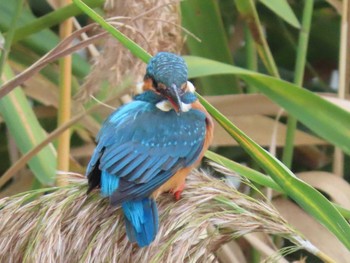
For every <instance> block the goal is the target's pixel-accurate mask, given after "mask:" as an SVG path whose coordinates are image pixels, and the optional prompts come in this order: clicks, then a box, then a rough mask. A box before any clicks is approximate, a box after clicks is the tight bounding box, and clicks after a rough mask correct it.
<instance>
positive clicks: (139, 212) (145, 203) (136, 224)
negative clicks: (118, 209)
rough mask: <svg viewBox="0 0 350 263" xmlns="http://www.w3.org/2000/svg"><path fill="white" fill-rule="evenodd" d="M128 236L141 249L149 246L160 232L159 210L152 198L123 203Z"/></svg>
mask: <svg viewBox="0 0 350 263" xmlns="http://www.w3.org/2000/svg"><path fill="white" fill-rule="evenodd" d="M122 207H123V211H124V219H125V227H126V234H127V235H128V238H129V240H130V241H131V242H137V244H138V245H139V247H145V246H148V245H149V244H150V243H151V242H152V241H153V240H154V238H155V236H156V234H157V231H158V209H157V205H156V202H155V201H154V200H153V199H150V198H144V199H142V200H137V201H128V202H123V203H122Z"/></svg>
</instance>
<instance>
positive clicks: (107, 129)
mask: <svg viewBox="0 0 350 263" xmlns="http://www.w3.org/2000/svg"><path fill="white" fill-rule="evenodd" d="M205 133H206V116H205V114H204V113H202V112H200V111H198V110H195V109H192V110H190V111H188V112H185V113H182V114H180V115H177V114H176V113H175V112H174V111H173V110H172V111H168V112H164V111H161V110H159V109H158V108H156V107H155V106H154V105H153V104H150V103H147V102H143V101H134V102H131V103H129V104H127V105H125V106H123V107H122V108H120V109H119V110H117V111H115V112H114V113H112V114H111V115H110V117H109V118H108V119H107V120H106V122H105V123H104V125H103V127H102V129H101V131H100V133H99V135H98V145H97V147H96V149H95V152H94V154H93V156H92V158H91V161H90V163H89V165H88V169H87V174H88V175H89V174H92V175H93V172H94V171H95V173H96V172H98V171H100V173H101V172H102V174H105V175H107V177H108V176H109V177H112V178H114V179H112V180H109V181H113V180H114V182H115V183H114V184H115V186H116V187H115V190H114V191H113V194H112V191H110V190H109V192H107V195H112V196H111V201H112V203H121V202H123V201H128V200H138V199H142V198H144V197H146V196H149V195H150V194H151V193H152V192H153V191H154V190H155V189H157V188H158V187H159V186H160V185H162V184H163V183H164V182H166V181H167V180H168V179H169V178H170V177H171V176H172V175H174V173H175V172H176V171H177V170H179V169H181V168H183V167H187V166H190V165H191V164H193V163H194V162H195V161H196V160H197V159H198V157H199V155H200V152H201V151H202V148H203V144H204V139H205ZM92 179H93V176H89V180H92ZM98 182H100V181H98ZM100 184H101V183H100ZM101 188H102V189H103V188H104V185H103V180H102V184H101ZM105 188H106V187H105ZM107 188H108V187H107ZM108 189H110V187H109V188H108Z"/></svg>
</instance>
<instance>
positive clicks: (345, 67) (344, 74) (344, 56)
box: [333, 0, 350, 176]
mask: <svg viewBox="0 0 350 263" xmlns="http://www.w3.org/2000/svg"><path fill="white" fill-rule="evenodd" d="M349 5H350V1H349V0H343V8H342V20H341V35H340V51H339V85H338V87H339V88H338V97H339V98H341V99H345V95H346V94H348V93H349V81H350V66H349V65H350V58H349V55H350V54H349V48H350V39H349V37H350V35H349V22H350V21H349V20H350V15H349V12H350V6H349ZM333 173H334V174H336V175H338V176H343V174H344V154H343V152H342V151H341V150H340V149H339V148H335V150H334V160H333Z"/></svg>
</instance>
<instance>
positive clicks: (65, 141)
mask: <svg viewBox="0 0 350 263" xmlns="http://www.w3.org/2000/svg"><path fill="white" fill-rule="evenodd" d="M71 3H72V1H71V0H61V6H64V5H68V4H71ZM72 30H73V20H72V18H69V19H67V20H65V21H64V22H63V23H61V25H60V38H61V39H64V38H66V37H67V36H69V35H70V34H71V33H72ZM59 64H60V98H59V108H58V126H61V125H63V124H64V123H66V122H67V121H69V119H70V117H71V88H72V87H71V83H72V56H71V55H68V56H66V57H64V58H62V59H60V61H59ZM69 152H70V130H69V129H67V130H66V131H65V132H64V133H62V135H61V136H60V137H59V138H58V150H57V169H58V170H60V171H69ZM57 184H58V185H60V186H63V185H66V184H67V178H66V177H65V176H63V175H59V177H58V178H57Z"/></svg>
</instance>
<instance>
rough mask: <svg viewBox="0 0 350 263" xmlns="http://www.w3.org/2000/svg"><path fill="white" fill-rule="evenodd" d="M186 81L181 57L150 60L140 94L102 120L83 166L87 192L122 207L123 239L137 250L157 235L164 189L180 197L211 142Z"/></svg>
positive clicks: (204, 115)
mask: <svg viewBox="0 0 350 263" xmlns="http://www.w3.org/2000/svg"><path fill="white" fill-rule="evenodd" d="M187 78H188V77H187V66H186V63H185V61H184V60H183V59H182V58H181V57H180V56H177V55H175V54H172V53H167V52H160V53H158V54H157V55H156V56H154V57H153V58H152V59H151V60H150V62H149V64H148V65H147V70H146V74H145V77H144V81H143V83H142V84H141V85H139V86H138V93H139V94H137V95H135V96H134V98H133V101H132V102H130V103H128V104H125V105H123V106H121V107H120V108H119V109H117V110H116V111H114V112H113V113H112V114H111V115H110V116H109V117H108V118H107V119H106V121H105V122H104V124H103V126H102V128H101V130H100V132H99V134H98V136H97V146H96V148H95V150H94V153H93V155H92V157H91V160H90V162H89V164H88V167H87V171H86V175H87V177H88V181H89V189H88V192H90V191H91V190H92V189H94V188H100V191H101V194H102V195H103V196H105V197H109V199H110V203H111V205H113V206H116V205H121V207H122V209H123V212H124V219H125V227H126V233H127V236H128V238H129V240H130V241H131V242H137V244H138V246H139V247H144V246H148V245H149V244H150V243H151V242H152V241H153V240H154V238H155V236H156V234H157V231H158V209H157V205H156V202H155V199H156V198H157V197H158V196H159V195H160V194H161V193H163V192H169V191H170V192H172V193H174V194H175V197H176V199H178V198H180V194H181V192H182V190H183V188H184V185H185V178H186V176H187V175H188V174H189V173H190V171H191V170H192V169H193V168H194V167H195V166H196V165H198V164H199V162H200V161H201V159H202V157H203V155H204V152H205V151H206V150H207V149H208V147H209V144H210V143H211V140H212V135H213V122H212V119H211V117H210V115H209V114H208V112H207V111H206V110H205V109H204V107H203V106H202V105H201V104H200V102H199V101H198V100H197V97H196V95H195V88H194V86H193V85H192V83H191V82H189V81H188V80H187Z"/></svg>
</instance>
